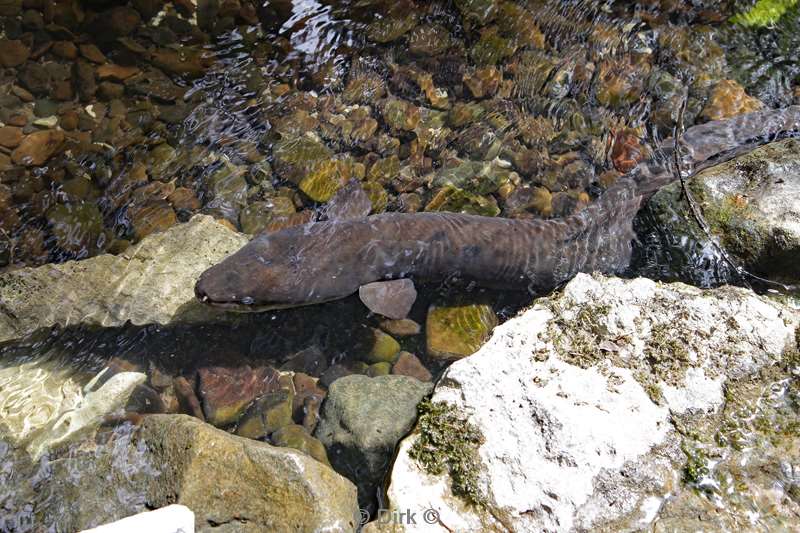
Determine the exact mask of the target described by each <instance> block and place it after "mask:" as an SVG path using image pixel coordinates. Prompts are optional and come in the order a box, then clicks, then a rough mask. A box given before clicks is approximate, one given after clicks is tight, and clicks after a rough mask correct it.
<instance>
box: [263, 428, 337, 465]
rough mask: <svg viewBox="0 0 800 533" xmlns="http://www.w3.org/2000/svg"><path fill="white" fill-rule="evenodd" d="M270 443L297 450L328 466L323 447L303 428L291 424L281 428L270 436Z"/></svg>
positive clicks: (326, 455)
mask: <svg viewBox="0 0 800 533" xmlns="http://www.w3.org/2000/svg"><path fill="white" fill-rule="evenodd" d="M272 442H273V444H275V446H283V447H284V448H292V449H295V450H299V451H301V452H303V453H304V454H306V455H309V456H311V457H313V458H314V459H316V460H317V461H319V462H320V463H323V464H326V465H328V466H330V462H328V454H327V453H326V452H325V446H323V445H322V443H321V442H320V441H318V440H317V439H315V438H314V437H312V436H311V435H309V434H308V432H307V431H306V430H305V428H304V427H303V426H300V425H297V424H291V425H288V426H284V427H282V428H281V429H279V430H278V431H276V432H275V433H273V434H272Z"/></svg>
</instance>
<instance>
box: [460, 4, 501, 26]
mask: <svg viewBox="0 0 800 533" xmlns="http://www.w3.org/2000/svg"><path fill="white" fill-rule="evenodd" d="M455 4H456V7H457V8H458V11H459V12H460V13H461V18H462V20H463V21H464V25H465V26H467V27H476V26H477V27H480V26H484V25H486V23H487V22H490V21H491V20H492V19H494V18H495V17H496V16H497V7H498V4H499V2H498V1H497V0H456V2H455Z"/></svg>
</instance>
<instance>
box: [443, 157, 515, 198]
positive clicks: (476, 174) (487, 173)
mask: <svg viewBox="0 0 800 533" xmlns="http://www.w3.org/2000/svg"><path fill="white" fill-rule="evenodd" d="M511 174H512V171H511V170H509V169H507V168H501V167H499V166H497V165H494V164H492V163H491V162H485V161H463V162H461V163H460V164H458V165H456V166H454V167H450V168H444V169H442V170H440V171H439V173H438V174H437V175H436V177H435V178H434V180H433V185H434V186H435V187H444V186H448V185H449V186H451V187H455V188H458V189H463V190H464V191H466V192H468V193H471V194H478V195H485V194H491V193H493V192H495V191H497V189H499V188H500V186H501V185H503V184H505V183H508V182H509V181H510V180H511Z"/></svg>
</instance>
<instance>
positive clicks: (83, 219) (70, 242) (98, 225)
mask: <svg viewBox="0 0 800 533" xmlns="http://www.w3.org/2000/svg"><path fill="white" fill-rule="evenodd" d="M46 218H47V222H48V224H49V225H50V231H51V232H52V234H53V236H54V237H55V239H56V244H58V247H59V248H61V249H62V250H64V251H66V252H69V253H72V254H76V255H78V256H84V255H92V254H94V253H95V252H97V251H98V250H99V249H100V248H102V244H103V243H102V236H103V215H102V214H101V213H100V210H99V209H98V208H97V205H95V204H94V203H93V202H79V203H76V204H69V205H62V204H56V205H54V206H53V207H51V208H50V209H48V210H47V214H46Z"/></svg>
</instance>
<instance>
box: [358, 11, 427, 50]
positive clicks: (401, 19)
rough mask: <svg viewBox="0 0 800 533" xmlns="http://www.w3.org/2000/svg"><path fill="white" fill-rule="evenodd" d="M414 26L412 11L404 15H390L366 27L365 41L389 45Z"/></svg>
mask: <svg viewBox="0 0 800 533" xmlns="http://www.w3.org/2000/svg"><path fill="white" fill-rule="evenodd" d="M416 25H417V15H416V13H414V12H413V11H412V12H410V13H406V14H404V15H401V14H399V13H398V14H391V15H389V16H387V17H384V18H381V19H378V20H376V21H374V22H372V23H371V24H370V25H369V26H367V39H369V40H370V41H374V42H376V43H382V44H383V43H390V42H392V41H394V40H396V39H399V38H400V37H402V36H403V35H404V34H405V33H406V32H408V31H409V30H411V29H412V28H413V27H414V26H416Z"/></svg>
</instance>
